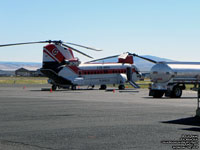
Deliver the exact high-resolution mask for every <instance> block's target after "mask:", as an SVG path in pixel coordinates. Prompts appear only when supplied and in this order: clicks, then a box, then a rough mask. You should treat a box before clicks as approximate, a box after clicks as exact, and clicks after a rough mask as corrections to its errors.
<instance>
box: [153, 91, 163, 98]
mask: <svg viewBox="0 0 200 150" xmlns="http://www.w3.org/2000/svg"><path fill="white" fill-rule="evenodd" d="M163 95H164V91H159V90H155V91H154V95H153V98H161V97H162V96H163Z"/></svg>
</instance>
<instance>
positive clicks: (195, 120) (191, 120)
mask: <svg viewBox="0 0 200 150" xmlns="http://www.w3.org/2000/svg"><path fill="white" fill-rule="evenodd" d="M161 123H164V124H177V125H187V126H197V127H190V128H181V130H186V131H195V132H200V117H198V116H195V117H188V118H181V119H176V120H169V121H162V122H161Z"/></svg>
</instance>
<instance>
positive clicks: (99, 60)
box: [86, 55, 119, 63]
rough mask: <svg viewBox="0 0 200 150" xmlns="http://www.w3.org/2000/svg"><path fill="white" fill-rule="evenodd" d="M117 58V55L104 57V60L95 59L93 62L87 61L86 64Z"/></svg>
mask: <svg viewBox="0 0 200 150" xmlns="http://www.w3.org/2000/svg"><path fill="white" fill-rule="evenodd" d="M118 56H119V55H114V56H109V57H104V58H100V59H95V60H92V61H88V62H86V63H90V62H95V61H100V60H105V59H110V58H115V57H118Z"/></svg>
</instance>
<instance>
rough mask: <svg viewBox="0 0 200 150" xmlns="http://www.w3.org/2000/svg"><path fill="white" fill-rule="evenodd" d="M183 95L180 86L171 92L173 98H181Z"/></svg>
mask: <svg viewBox="0 0 200 150" xmlns="http://www.w3.org/2000/svg"><path fill="white" fill-rule="evenodd" d="M181 95H182V88H181V87H180V86H175V87H174V88H173V91H172V92H171V96H170V97H171V98H180V97H181Z"/></svg>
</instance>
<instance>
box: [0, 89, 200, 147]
mask: <svg viewBox="0 0 200 150" xmlns="http://www.w3.org/2000/svg"><path fill="white" fill-rule="evenodd" d="M43 87H48V85H34V86H33V85H1V87H0V150H79V149H81V150H132V149H138V150H147V149H148V150H151V149H152V150H155V149H159V150H160V149H165V150H170V149H175V148H178V146H179V148H180V147H181V146H182V148H184V149H191V148H193V149H196V148H198V142H199V139H200V119H198V118H195V117H194V116H195V111H196V108H197V98H196V95H197V93H196V92H193V91H184V93H183V96H182V98H180V99H169V98H160V99H153V98H151V97H149V96H148V90H147V89H139V90H134V89H128V90H125V91H119V90H117V89H116V90H113V89H110V90H108V91H104V90H103V91H99V90H83V89H79V90H76V91H66V90H59V91H55V92H50V91H49V90H46V91H41V88H43ZM188 141H189V142H188ZM180 143H181V144H180ZM186 143H187V144H186ZM192 146H193V147H192Z"/></svg>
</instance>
